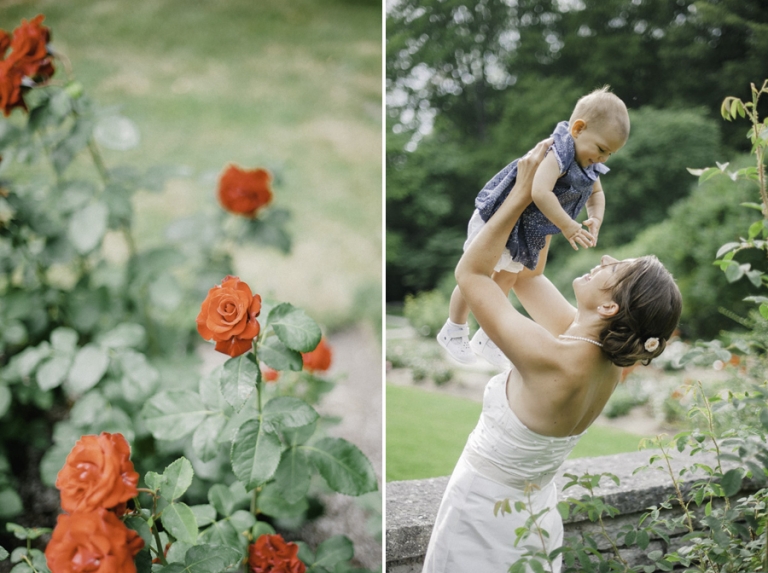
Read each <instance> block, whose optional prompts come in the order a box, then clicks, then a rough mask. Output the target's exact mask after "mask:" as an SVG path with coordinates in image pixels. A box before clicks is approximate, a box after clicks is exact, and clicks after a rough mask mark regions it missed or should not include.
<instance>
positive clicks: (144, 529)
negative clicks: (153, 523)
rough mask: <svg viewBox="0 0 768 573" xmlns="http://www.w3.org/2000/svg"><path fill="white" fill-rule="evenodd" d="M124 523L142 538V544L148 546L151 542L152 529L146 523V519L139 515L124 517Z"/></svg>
mask: <svg viewBox="0 0 768 573" xmlns="http://www.w3.org/2000/svg"><path fill="white" fill-rule="evenodd" d="M125 524H126V525H127V526H128V528H129V529H132V530H133V531H135V532H136V533H138V534H139V537H141V538H142V539H143V540H144V545H145V546H146V547H149V546H150V545H151V544H152V530H151V529H150V527H149V524H148V523H147V520H146V519H144V518H143V517H139V516H130V517H127V518H126V519H125Z"/></svg>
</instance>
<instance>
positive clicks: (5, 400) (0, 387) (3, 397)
mask: <svg viewBox="0 0 768 573" xmlns="http://www.w3.org/2000/svg"><path fill="white" fill-rule="evenodd" d="M12 402H13V394H11V390H10V388H8V386H6V385H5V384H0V418H2V417H3V416H5V414H6V412H8V410H9V409H10V407H11V403H12Z"/></svg>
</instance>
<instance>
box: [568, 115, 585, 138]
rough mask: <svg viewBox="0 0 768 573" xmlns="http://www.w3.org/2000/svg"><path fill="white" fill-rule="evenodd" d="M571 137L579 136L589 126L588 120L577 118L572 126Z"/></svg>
mask: <svg viewBox="0 0 768 573" xmlns="http://www.w3.org/2000/svg"><path fill="white" fill-rule="evenodd" d="M570 128H571V137H578V136H579V135H581V132H582V131H584V130H585V129H586V128H587V122H586V121H584V120H583V119H577V120H576V121H574V122H573V123H572V124H571V126H570Z"/></svg>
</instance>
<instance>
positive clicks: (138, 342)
mask: <svg viewBox="0 0 768 573" xmlns="http://www.w3.org/2000/svg"><path fill="white" fill-rule="evenodd" d="M146 338H147V333H146V331H145V330H144V327H143V326H141V325H140V324H135V323H132V322H124V323H122V324H118V325H117V326H116V327H115V328H113V329H112V330H110V331H109V332H107V333H105V334H103V335H101V336H100V337H99V338H98V342H99V345H100V346H101V347H103V348H139V347H141V346H143V345H144V343H145V342H146Z"/></svg>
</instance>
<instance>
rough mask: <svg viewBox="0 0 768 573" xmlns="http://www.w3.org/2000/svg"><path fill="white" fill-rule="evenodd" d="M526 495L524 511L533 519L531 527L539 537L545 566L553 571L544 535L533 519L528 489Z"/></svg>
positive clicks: (531, 502)
mask: <svg viewBox="0 0 768 573" xmlns="http://www.w3.org/2000/svg"><path fill="white" fill-rule="evenodd" d="M526 495H527V496H528V505H527V506H526V509H527V510H528V513H530V514H531V517H533V525H534V527H536V534H537V535H538V536H539V541H540V542H541V548H542V549H543V550H544V555H545V556H546V558H547V564H548V565H549V570H550V571H552V570H554V563H553V562H552V560H551V559H550V558H549V552H548V551H547V544H546V542H545V541H544V534H543V533H542V531H541V526H540V525H539V522H538V521H536V518H535V517H534V513H533V500H532V499H531V490H530V489H529V490H528V491H527V492H526Z"/></svg>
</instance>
